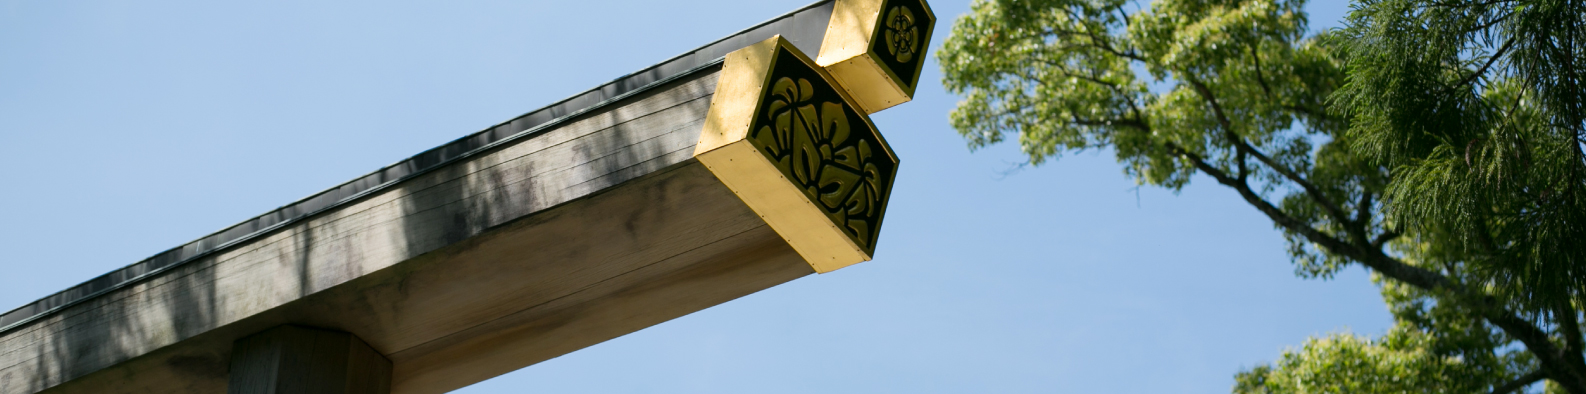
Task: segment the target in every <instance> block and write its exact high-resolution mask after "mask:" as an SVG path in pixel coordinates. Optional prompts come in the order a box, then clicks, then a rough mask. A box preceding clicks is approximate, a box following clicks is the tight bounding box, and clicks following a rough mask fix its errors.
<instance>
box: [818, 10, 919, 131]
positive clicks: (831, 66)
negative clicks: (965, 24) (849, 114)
mask: <svg viewBox="0 0 1586 394" xmlns="http://www.w3.org/2000/svg"><path fill="white" fill-rule="evenodd" d="M935 25H936V15H935V14H934V13H932V12H931V8H930V6H929V5H928V4H926V3H925V1H924V0H837V3H836V4H835V5H834V6H833V8H832V17H831V24H830V25H829V26H827V28H826V37H825V38H824V40H823V41H822V44H821V50H820V55H819V56H818V57H817V59H816V63H817V64H819V65H820V66H822V67H825V68H826V69H827V70H829V71H830V73H831V74H832V76H834V77H835V78H836V79H837V81H838V82H839V83H840V84H841V85H842V86H843V87H844V88H846V89H847V90H848V92H849V93H850V94H851V95H852V96H853V97H854V98H855V100H856V104H858V106H859V107H860V108H863V109H864V110H865V112H866V113H875V112H878V111H881V110H883V109H886V108H890V107H892V106H894V105H898V104H902V103H904V102H908V101H909V100H912V99H913V97H914V90H915V88H916V87H917V85H918V83H919V79H920V71H921V69H922V68H923V67H924V66H925V56H926V54H925V51H926V50H927V49H928V48H929V46H930V42H931V33H932V32H933V30H934V28H935Z"/></svg>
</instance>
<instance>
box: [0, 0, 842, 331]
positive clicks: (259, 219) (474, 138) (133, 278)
mask: <svg viewBox="0 0 1586 394" xmlns="http://www.w3.org/2000/svg"><path fill="white" fill-rule="evenodd" d="M833 4H834V0H821V1H817V2H815V3H813V4H810V5H808V6H805V7H802V8H799V9H797V10H794V11H792V12H789V13H787V14H783V15H781V16H778V17H775V18H772V19H770V20H767V21H765V22H761V23H759V24H757V25H755V26H753V27H750V28H748V29H744V30H742V31H739V32H737V33H734V34H732V35H729V36H727V37H724V38H722V39H719V40H716V41H714V42H711V43H709V44H706V45H704V46H701V47H699V48H697V49H695V50H692V51H689V52H686V53H683V54H681V55H678V56H675V57H672V58H671V59H667V60H665V61H662V62H661V63H657V64H655V65H653V66H650V67H646V68H645V69H643V70H640V71H638V72H635V73H631V74H628V75H624V76H622V77H619V78H616V79H614V80H612V81H611V82H607V83H605V84H603V85H600V86H598V87H595V88H593V89H590V90H586V91H584V92H581V93H578V94H575V95H573V96H571V97H568V98H566V99H562V100H561V101H557V102H556V103H553V104H551V105H548V106H545V107H542V108H540V109H537V110H534V111H530V112H528V113H526V114H523V115H520V116H518V117H515V118H513V119H512V120H509V121H506V122H502V123H500V124H497V125H495V126H491V127H488V128H486V129H484V130H482V131H478V132H475V133H472V134H469V135H468V136H465V137H462V138H458V139H456V140H452V141H451V142H448V143H446V144H443V145H441V146H439V147H435V148H431V149H429V150H426V151H424V152H422V153H419V154H417V155H414V156H412V157H409V158H407V159H404V160H402V161H399V162H396V163H395V164H391V165H388V166H385V167H382V168H381V169H379V170H377V171H374V172H372V173H369V174H368V175H364V176H361V177H358V178H357V179H354V180H352V181H348V182H345V183H342V184H341V185H337V186H335V187H331V188H329V189H326V190H324V191H320V192H318V193H314V194H312V195H310V196H308V197H307V198H303V199H301V200H298V201H295V202H293V203H291V204H287V205H285V206H282V207H280V208H277V209H275V210H273V211H270V212H268V213H265V214H263V215H259V216H256V217H254V218H252V219H248V220H245V221H243V222H241V223H238V224H235V225H232V226H230V227H227V228H225V229H223V230H220V231H217V232H215V233H212V234H209V235H206V236H204V237H202V238H199V239H198V240H195V241H192V242H188V243H187V244H184V245H182V246H178V247H176V248H172V249H169V250H166V251H164V252H160V253H159V254H156V255H154V256H153V257H149V258H147V259H144V260H142V261H139V262H137V263H133V264H132V265H129V266H126V267H123V268H121V269H117V270H115V271H111V272H110V273H107V274H104V275H100V276H99V277H96V278H94V279H90V280H88V281H86V282H83V283H81V284H78V285H76V286H72V287H71V288H68V289H66V290H63V291H60V292H57V293H55V294H51V295H49V296H46V297H44V298H41V299H39V300H37V301H34V302H31V303H28V304H27V305H23V306H21V307H18V308H16V309H12V310H11V311H8V312H6V313H5V314H3V315H0V334H5V333H8V332H10V331H12V330H14V329H17V328H20V327H23V326H25V325H27V324H28V323H31V322H33V321H36V320H39V319H42V318H44V317H47V316H49V315H52V314H54V313H56V312H58V311H61V310H64V309H65V308H67V307H70V306H72V305H76V304H79V303H82V302H85V301H88V300H91V299H93V298H94V297H97V296H99V295H102V294H105V293H109V292H111V291H115V290H117V289H121V288H123V287H126V286H129V285H132V284H135V283H137V282H139V281H142V280H144V279H147V278H151V277H153V276H155V275H158V274H159V273H162V272H165V271H168V270H171V269H174V268H176V267H179V266H182V265H183V264H186V263H188V262H192V261H196V260H198V259H201V258H204V257H206V256H209V255H211V254H214V253H217V252H220V251H223V250H226V249H227V248H229V247H231V246H234V245H238V244H241V243H244V242H247V241H250V240H253V239H255V238H257V237H259V236H262V235H265V234H268V233H271V232H273V231H275V230H278V229H280V228H283V227H286V226H289V225H292V224H295V223H298V222H301V221H303V220H306V219H308V218H311V217H313V216H315V215H317V214H320V213H323V212H326V211H329V210H332V209H335V208H338V207H340V206H342V205H344V204H347V203H351V202H353V201H356V200H358V199H359V198H362V197H364V196H368V195H370V194H373V193H375V192H378V191H381V190H385V189H387V188H389V187H391V186H394V185H396V184H398V183H401V182H402V181H404V180H407V179H411V178H413V177H416V176H419V175H422V174H425V173H428V172H429V171H432V170H434V169H437V168H440V167H444V166H446V165H447V164H451V163H453V162H456V161H458V160H462V159H466V158H469V157H472V156H475V155H478V154H481V153H485V152H488V151H490V150H492V149H494V148H495V147H498V146H501V145H504V144H507V143H510V142H514V141H518V140H521V139H525V138H533V137H534V136H537V135H539V134H541V132H543V131H546V130H550V129H553V128H556V127H557V126H560V125H562V124H564V123H567V122H568V121H570V120H574V119H576V118H578V117H579V116H580V115H583V114H586V113H589V112H591V111H594V110H598V109H600V108H602V107H605V106H607V105H610V104H613V103H616V102H618V101H621V100H623V99H627V98H629V97H633V96H635V95H638V94H640V93H643V92H645V91H648V90H651V89H654V88H656V87H660V86H662V85H665V84H667V83H669V82H672V81H676V80H678V79H681V78H684V77H688V76H690V75H694V74H695V73H698V72H701V71H705V70H709V69H712V68H716V67H719V66H720V65H721V63H722V59H723V57H724V56H725V55H726V54H727V53H729V52H732V51H734V50H737V49H739V48H743V47H746V46H749V45H751V44H754V43H756V42H760V41H763V40H765V39H767V38H770V37H772V36H776V35H778V34H780V35H782V36H783V37H785V38H787V39H788V41H790V42H792V43H793V44H794V45H795V46H797V47H799V49H800V50H804V51H806V52H809V53H818V52H819V50H820V45H821V41H822V39H823V37H824V35H825V32H826V25H827V22H828V21H829V19H830V18H831V12H832V8H833Z"/></svg>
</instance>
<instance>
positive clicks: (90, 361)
mask: <svg viewBox="0 0 1586 394" xmlns="http://www.w3.org/2000/svg"><path fill="white" fill-rule="evenodd" d="M714 77H715V74H714V73H702V74H701V75H700V76H699V77H698V78H694V79H692V80H688V81H683V82H679V83H676V84H674V85H673V86H670V87H669V88H667V89H664V90H661V91H659V92H657V93H654V94H651V95H647V96H644V97H640V98H636V99H634V100H631V101H630V102H628V103H624V104H623V105H620V106H617V107H614V108H612V110H610V111H606V112H602V113H596V114H591V115H589V116H586V117H584V118H583V119H580V120H578V121H576V122H572V123H570V124H568V125H566V126H564V127H562V128H559V129H555V130H550V131H548V132H546V133H545V134H544V135H541V136H540V137H536V138H531V139H526V140H523V141H521V142H520V143H518V144H514V145H509V146H505V147H502V148H501V149H498V150H496V151H494V152H491V153H489V154H485V155H481V156H479V157H476V158H473V159H472V160H468V161H464V162H461V163H457V164H455V165H453V166H450V167H448V168H444V169H441V170H439V171H435V172H432V173H429V174H425V175H424V176H421V177H419V178H416V179H413V180H411V181H409V182H405V183H403V184H401V185H400V186H399V187H397V188H393V189H390V190H386V191H385V192H382V193H379V194H376V195H373V196H369V197H368V198H365V199H364V200H362V201H358V202H356V203H353V204H349V205H348V206H346V207H344V208H343V209H340V210H337V211H335V212H330V213H327V214H325V215H322V216H320V217H316V218H313V219H311V220H308V221H305V222H302V223H299V224H298V225H295V226H291V227H288V228H286V229H283V230H281V231H279V232H277V233H275V234H271V235H269V236H266V237H262V238H259V239H256V240H254V241H253V242H250V243H248V244H244V245H239V246H237V247H235V248H233V249H231V250H228V251H225V252H223V253H219V254H216V255H213V256H211V257H209V258H206V259H204V260H202V261H198V262H195V263H191V264H187V265H184V266H181V267H178V268H177V269H175V270H172V271H169V272H166V273H165V274H164V275H161V276H160V277H158V278H154V279H152V280H148V281H145V282H143V283H139V284H137V285H134V286H131V287H128V288H124V289H121V290H119V291H117V292H114V293H111V294H107V295H106V296H102V297H99V298H98V299H95V300H92V301H91V302H87V303H83V304H79V305H76V306H74V307H73V308H71V309H70V310H68V311H65V313H60V314H57V315H55V316H52V317H50V318H49V319H44V320H40V321H37V322H34V323H33V324H32V325H31V326H29V327H26V328H24V329H21V330H15V331H12V332H9V333H7V334H5V336H4V337H0V393H13V392H16V393H21V392H34V391H37V390H39V389H41V388H46V387H51V386H54V385H56V384H59V383H60V382H62V381H65V380H69V379H72V378H75V377H79V376H82V375H84V374H87V373H90V372H93V371H97V370H100V369H104V368H106V367H108V366H110V365H113V364H115V363H119V362H123V361H126V360H128V359H130V358H133V357H137V356H139V355H143V354H147V353H149V352H151V351H154V350H155V349H158V348H160V347H162V346H168V345H170V344H173V343H177V342H178V341H182V340H185V339H188V338H192V337H193V336H195V335H198V334H201V333H204V332H207V331H209V330H213V329H215V328H216V327H220V326H224V325H227V324H233V323H235V322H238V321H240V320H242V319H245V318H248V317H251V316H255V315H257V314H259V313H262V312H265V311H268V310H270V309H272V308H278V307H280V306H282V305H284V304H286V303H289V302H292V301H293V300H297V299H301V298H303V297H305V296H307V295H310V294H313V293H316V292H320V291H324V290H325V289H328V288H331V287H334V286H337V285H339V284H343V283H346V282H347V281H349V280H352V279H354V278H357V277H359V276H362V275H365V274H368V273H370V272H373V271H376V270H379V269H383V268H387V267H390V266H392V265H393V264H396V263H397V262H401V261H404V260H408V259H411V258H412V257H414V256H417V255H420V254H422V253H425V252H428V251H430V250H434V249H436V248H440V247H443V246H446V245H449V244H452V243H456V242H458V241H461V240H463V239H466V238H467V237H469V236H472V235H476V234H479V233H481V232H483V231H486V230H488V229H490V228H492V227H495V226H500V225H502V224H505V223H507V222H509V221H512V220H515V219H517V218H520V217H522V216H525V215H529V214H532V213H534V212H536V211H541V210H544V209H546V208H549V207H552V206H555V205H558V204H563V203H566V202H568V201H571V200H574V199H577V198H581V197H583V196H587V195H590V194H592V193H596V192H599V191H601V190H603V189H606V188H609V187H611V186H613V185H618V184H621V183H622V182H624V181H627V180H630V179H633V178H635V177H639V176H643V175H645V174H648V173H651V172H654V171H656V170H660V169H662V168H665V167H667V166H670V165H675V163H679V162H682V161H684V160H687V159H688V158H689V157H690V156H689V155H688V154H687V151H688V150H689V149H690V148H692V144H693V143H694V141H696V140H697V138H698V137H697V134H698V129H699V119H700V118H702V117H703V116H704V113H705V111H706V108H707V107H708V105H709V98H710V97H709V95H710V93H711V92H713V91H714ZM480 313H482V315H481V316H483V315H489V314H491V313H504V312H499V311H494V312H493V311H484V312H480ZM401 343H403V341H396V343H394V344H393V345H396V346H404V345H401Z"/></svg>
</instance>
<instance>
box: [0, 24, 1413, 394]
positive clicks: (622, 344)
mask: <svg viewBox="0 0 1586 394" xmlns="http://www.w3.org/2000/svg"><path fill="white" fill-rule="evenodd" d="M222 3H223V2H201V1H191V2H176V1H147V2H137V3H133V2H112V1H79V2H46V1H24V0H0V149H3V151H4V152H5V154H4V155H0V168H5V169H7V171H6V176H5V182H4V185H5V187H4V189H3V190H4V191H5V192H4V193H0V218H4V222H5V224H6V225H4V226H0V250H3V251H4V253H3V255H0V256H4V257H0V272H4V275H0V309H10V308H12V307H16V306H20V305H22V304H23V303H26V302H29V301H32V300H34V299H37V298H38V297H41V296H44V295H47V294H50V293H52V292H54V291H57V290H61V289H64V288H66V287H68V286H70V285H73V284H76V283H78V282H81V281H83V280H86V279H89V278H92V277H94V276H96V275H99V274H102V273H104V272H108V271H110V270H112V269H115V268H118V267H121V266H124V265H127V264H130V263H133V262H135V261H137V260H140V259H142V258H145V257H148V256H150V255H152V254H154V253H157V252H159V251H162V250H164V249H166V248H169V247H172V246H175V245H178V244H181V243H183V242H186V241H189V240H192V239H195V238H197V237H199V236H202V235H205V234H208V233H210V232H212V231H214V230H217V229H220V228H222V227H224V226H227V225H230V224H233V223H236V222H238V221H240V220H242V219H246V218H249V217H252V216H253V215H256V214H259V213H262V212H265V211H267V210H269V209H272V208H275V207H277V206H279V205H282V204H285V203H287V202H291V201H293V200H296V199H298V198H301V197H303V196H306V195H309V194H311V193H313V192H316V191H319V190H321V189H323V188H326V187H329V186H332V185H335V184H338V183H340V182H342V181H345V180H348V179H351V178H353V177H355V176H358V175H362V174H364V173H366V172H368V171H372V170H374V169H377V168H379V167H380V166H382V165H385V164H389V163H391V162H394V161H397V160H400V159H402V158H405V157H407V156H409V155H412V154H415V153H418V152H420V151H422V150H424V149H427V148H430V147H433V146H436V145H439V144H441V143H443V142H446V141H449V140H451V139H454V138H457V137H459V136H462V135H465V134H467V133H470V132H473V131H476V130H479V129H481V128H483V127H486V126H489V125H492V124H495V123H496V122H499V121H502V120H506V119H509V118H511V117H513V116H516V115H518V114H521V113H523V112H526V111H528V110H531V109H534V108H538V107H540V106H542V105H545V104H547V103H550V102H553V101H555V100H557V99H560V98H562V97H565V96H567V95H570V94H573V93H576V92H579V91H582V90H584V89H587V88H589V87H592V86H595V85H596V84H598V83H601V82H604V81H607V80H610V79H611V78H614V77H617V76H620V75H622V74H625V73H627V72H631V71H634V70H638V69H640V68H642V67H644V66H647V65H650V64H652V63H655V62H658V61H660V60H663V59H666V58H668V57H671V56H673V55H676V54H678V53H682V52H684V51H686V50H688V49H691V48H693V47H695V46H698V45H701V44H704V43H707V42H709V41H711V40H713V39H715V38H719V37H721V36H725V35H727V34H730V33H732V32H735V31H737V30H739V29H741V28H744V27H748V26H750V25H752V24H754V23H757V22H759V21H762V20H765V19H768V18H770V17H772V16H775V15H778V14H781V13H783V12H786V11H789V10H792V9H794V8H797V7H799V6H802V5H804V4H805V3H806V1H805V0H760V1H741V0H740V1H730V0H710V1H693V2H688V3H687V4H681V3H677V2H657V1H600V2H488V1H477V2H467V3H466V4H462V2H447V3H442V2H427V3H413V2H407V3H395V2H375V1H345V2H336V3H334V4H328V2H319V1H283V2H250V3H226V4H222ZM932 5H933V7H934V8H935V10H936V13H937V14H938V16H939V17H941V19H942V20H941V24H940V25H938V27H937V37H936V39H935V40H934V42H933V44H936V45H939V44H940V43H941V40H942V37H944V36H945V35H946V33H947V31H948V30H949V28H950V23H951V19H952V18H953V17H955V16H957V15H960V14H962V13H964V12H966V10H967V8H968V4H967V2H963V1H946V0H936V1H933V4H932ZM1310 9H1311V10H1312V11H1313V15H1312V22H1313V27H1325V26H1329V25H1336V23H1337V22H1336V21H1337V19H1338V18H1339V17H1341V16H1342V15H1343V13H1344V11H1345V4H1344V3H1342V2H1320V3H1317V4H1312V5H1311V6H1310ZM921 80H922V86H921V88H920V90H919V93H918V96H917V97H916V99H915V101H914V102H911V103H908V104H906V105H902V106H898V107H896V108H893V109H889V110H887V111H885V112H882V113H880V114H877V115H875V116H874V120H875V123H876V124H877V126H878V127H879V128H881V130H882V132H883V133H885V134H886V136H887V139H888V141H889V142H891V143H892V144H893V147H894V149H895V150H896V151H897V152H898V155H899V156H900V157H901V158H902V160H903V164H902V167H901V168H900V174H899V178H898V180H897V184H896V189H895V191H894V193H893V197H892V198H893V201H892V205H891V206H890V211H889V212H888V216H887V223H886V227H885V228H884V229H883V231H882V238H881V241H880V248H879V250H878V251H877V258H876V259H875V261H871V262H868V263H864V264H861V265H858V266H854V267H850V268H846V269H843V270H840V271H837V272H835V273H832V274H826V275H819V276H811V277H806V278H804V279H800V280H797V281H794V282H792V283H788V284H786V285H783V286H779V287H775V288H772V289H768V290H765V291H762V292H760V293H757V294H754V295H751V296H748V297H745V298H742V299H739V300H736V301H733V302H730V303H727V304H724V305H721V306H718V307H715V308H711V309H708V310H704V311H701V312H698V313H695V314H692V315H689V316H686V317H683V318H681V319H677V320H674V321H671V322H668V323H665V324H661V325H658V326H655V327H651V328H649V329H645V330H643V331H640V332H636V333H633V334H630V335H628V336H625V337H622V338H618V339H616V340H612V341H609V342H606V343H603V344H600V345H596V346H593V347H590V348H588V349H584V350H582V351H579V352H575V353H572V354H569V355H566V356H563V357H560V358H557V359H554V360H551V361H548V362H545V363H541V364H539V365H535V366H532V367H529V368H526V369H523V370H520V371H517V372H514V373H511V374H508V375H504V376H501V377H498V378H496V379H493V380H489V381H486V382H483V383H479V384H477V385H474V386H470V387H468V388H465V389H463V390H461V391H460V392H463V393H476V394H477V393H520V392H591V393H741V392H765V393H806V392H831V393H887V392H908V393H960V392H999V393H1069V392H1074V393H1078V392H1117V393H1160V392H1175V393H1226V392H1228V388H1229V386H1230V385H1231V384H1232V376H1233V374H1234V373H1235V372H1237V371H1239V370H1240V369H1242V368H1248V367H1250V366H1252V365H1255V364H1257V363H1260V362H1263V361H1267V360H1271V359H1273V358H1275V357H1277V356H1278V354H1279V352H1280V351H1281V350H1282V349H1283V348H1284V347H1287V346H1294V345H1297V344H1299V343H1301V342H1302V341H1303V340H1304V339H1305V338H1306V337H1307V336H1310V335H1316V334H1322V333H1327V332H1333V331H1343V330H1349V331H1352V332H1356V333H1364V334H1377V333H1380V332H1382V331H1383V330H1384V329H1385V328H1386V327H1387V325H1388V324H1389V319H1388V315H1387V312H1386V310H1385V308H1384V307H1383V305H1382V303H1381V301H1380V299H1379V298H1378V296H1377V293H1376V289H1375V287H1374V286H1372V285H1371V284H1370V283H1369V281H1368V279H1367V276H1366V275H1365V274H1364V273H1363V272H1362V271H1360V270H1351V271H1348V272H1346V273H1345V274H1343V275H1340V276H1339V277H1338V278H1336V279H1334V280H1331V281H1317V280H1302V279H1298V278H1296V277H1294V276H1293V268H1292V266H1291V265H1290V264H1289V262H1288V261H1287V259H1286V256H1285V254H1284V252H1283V243H1282V238H1281V236H1280V235H1279V234H1278V233H1277V232H1276V231H1275V230H1274V229H1273V228H1272V225H1271V224H1270V222H1268V221H1267V220H1266V219H1264V218H1263V217H1262V216H1260V215H1259V214H1258V213H1257V212H1256V211H1254V210H1253V209H1250V208H1248V207H1247V206H1245V205H1243V203H1242V202H1240V201H1239V200H1238V198H1237V196H1236V195H1235V194H1234V193H1232V192H1230V191H1228V190H1225V189H1222V188H1220V187H1218V186H1216V185H1215V184H1212V183H1211V182H1200V183H1198V184H1194V185H1192V186H1190V187H1188V188H1186V189H1185V190H1184V191H1183V192H1182V193H1180V194H1177V195H1174V194H1173V193H1170V192H1167V191H1163V190H1159V189H1151V188H1141V189H1136V188H1135V187H1134V184H1133V182H1132V181H1131V180H1129V179H1127V178H1125V177H1124V176H1123V175H1122V173H1121V171H1120V168H1119V166H1118V165H1117V164H1116V163H1114V162H1113V161H1112V159H1111V157H1110V156H1109V155H1106V154H1099V155H1098V154H1093V153H1086V154H1079V155H1073V156H1069V157H1065V158H1064V159H1062V160H1059V161H1056V162H1054V163H1051V164H1048V165H1044V166H1042V167H1037V168H1028V169H1024V170H1020V171H1012V172H1010V171H1009V170H1010V169H1013V168H1014V167H1016V166H1017V164H1018V163H1019V162H1020V161H1021V160H1022V159H1021V156H1019V154H1018V153H1017V152H1016V151H1015V149H1014V147H1013V146H997V147H992V148H989V149H984V150H982V151H979V152H974V153H971V152H969V151H968V150H967V149H965V147H964V143H963V141H962V140H961V139H960V138H959V137H958V136H957V135H956V134H955V133H954V132H953V131H952V129H951V128H950V127H949V126H948V125H947V122H946V119H947V112H948V111H949V110H951V108H952V106H953V104H954V103H955V102H956V101H957V99H956V98H954V97H952V96H950V95H948V94H946V93H944V92H943V91H942V89H941V87H940V85H939V83H938V81H939V80H940V72H939V71H938V69H937V68H936V65H935V64H934V63H932V64H928V65H927V66H926V71H925V73H924V75H923V77H922V79H921Z"/></svg>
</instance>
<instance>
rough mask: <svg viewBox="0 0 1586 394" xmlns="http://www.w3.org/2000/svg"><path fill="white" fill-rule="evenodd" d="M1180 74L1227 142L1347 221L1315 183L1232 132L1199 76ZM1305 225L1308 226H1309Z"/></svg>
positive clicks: (1361, 237) (1356, 235) (1335, 218)
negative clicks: (1193, 89)
mask: <svg viewBox="0 0 1586 394" xmlns="http://www.w3.org/2000/svg"><path fill="white" fill-rule="evenodd" d="M1181 74H1183V75H1184V76H1185V78H1184V80H1185V81H1188V82H1189V83H1190V86H1191V87H1193V88H1195V91H1196V92H1197V93H1199V94H1200V96H1201V98H1203V99H1205V100H1206V102H1207V104H1210V105H1211V107H1212V114H1213V115H1214V116H1216V117H1217V122H1218V123H1219V124H1221V125H1222V127H1223V132H1224V133H1225V134H1227V138H1228V139H1229V143H1231V144H1233V145H1234V148H1235V149H1240V150H1244V151H1246V153H1249V154H1250V155H1251V156H1255V158H1256V160H1257V161H1260V162H1261V163H1262V164H1266V165H1267V166H1268V167H1271V168H1272V170H1273V171H1277V172H1278V174H1281V175H1283V177H1284V178H1288V180H1289V181H1292V182H1294V183H1295V184H1297V185H1300V188H1303V189H1305V194H1306V195H1309V196H1310V197H1311V199H1312V200H1314V201H1316V204H1317V205H1320V206H1321V207H1322V209H1323V210H1325V211H1327V214H1328V215H1329V216H1332V217H1333V221H1335V222H1338V223H1349V215H1345V214H1344V210H1343V209H1339V208H1338V205H1337V204H1334V203H1333V202H1332V201H1331V200H1328V199H1327V197H1326V195H1324V194H1322V191H1321V189H1318V188H1317V187H1316V186H1315V185H1312V184H1311V182H1310V181H1307V180H1305V178H1304V177H1301V176H1300V175H1299V174H1296V173H1295V172H1294V171H1293V170H1291V169H1289V168H1288V167H1286V166H1284V165H1282V164H1281V163H1278V162H1277V160H1273V159H1272V158H1271V157H1268V156H1267V155H1265V154H1263V153H1261V151H1260V150H1257V149H1256V148H1255V147H1253V146H1250V145H1249V144H1247V143H1245V140H1244V138H1242V137H1240V136H1239V135H1238V134H1237V133H1234V129H1233V121H1231V120H1229V119H1228V115H1227V113H1225V112H1223V106H1222V104H1221V103H1218V102H1217V96H1216V95H1214V94H1212V91H1211V88H1208V87H1206V85H1205V84H1203V83H1201V82H1200V79H1199V78H1195V77H1194V76H1193V75H1192V74H1190V73H1187V72H1185V73H1181ZM1306 227H1307V228H1308V227H1310V226H1306ZM1350 233H1351V235H1352V236H1353V237H1354V238H1358V239H1357V241H1359V242H1360V243H1365V234H1359V233H1356V232H1353V231H1351V232H1350Z"/></svg>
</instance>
